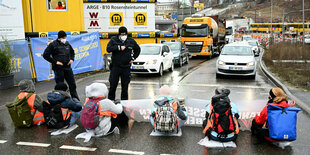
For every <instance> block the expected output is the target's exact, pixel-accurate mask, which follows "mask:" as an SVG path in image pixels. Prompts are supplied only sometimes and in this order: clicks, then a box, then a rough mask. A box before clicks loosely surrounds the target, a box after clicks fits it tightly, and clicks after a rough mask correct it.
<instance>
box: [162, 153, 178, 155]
mask: <svg viewBox="0 0 310 155" xmlns="http://www.w3.org/2000/svg"><path fill="white" fill-rule="evenodd" d="M160 155H175V154H166V153H164V154H160Z"/></svg>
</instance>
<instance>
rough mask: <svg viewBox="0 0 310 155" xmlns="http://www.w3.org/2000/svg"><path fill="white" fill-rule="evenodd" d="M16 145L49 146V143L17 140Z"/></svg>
mask: <svg viewBox="0 0 310 155" xmlns="http://www.w3.org/2000/svg"><path fill="white" fill-rule="evenodd" d="M16 144H17V145H25V146H38V147H49V146H50V145H51V144H45V143H33V142H18V143H16Z"/></svg>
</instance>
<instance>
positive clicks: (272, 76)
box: [259, 51, 310, 114]
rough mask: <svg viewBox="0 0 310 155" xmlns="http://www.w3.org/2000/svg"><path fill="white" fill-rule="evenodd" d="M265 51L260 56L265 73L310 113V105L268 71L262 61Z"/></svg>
mask: <svg viewBox="0 0 310 155" xmlns="http://www.w3.org/2000/svg"><path fill="white" fill-rule="evenodd" d="M264 53H265V51H263V52H262V54H261V56H260V58H259V62H260V63H259V64H260V67H261V69H262V71H263V72H264V73H265V75H266V76H267V77H268V79H270V80H271V81H272V82H273V83H274V84H275V85H276V86H278V87H280V88H281V89H282V90H283V91H284V92H285V93H286V94H287V95H288V96H289V97H290V98H291V99H292V100H294V101H295V102H296V104H297V105H298V106H299V107H300V108H302V109H303V110H304V111H306V112H307V113H308V114H310V107H309V106H308V105H307V104H305V103H304V102H303V101H301V100H300V99H298V98H297V97H296V96H295V95H293V94H292V93H291V92H290V91H289V89H288V88H287V87H286V86H285V85H284V84H283V83H282V82H281V81H280V80H278V79H277V78H276V77H275V76H274V75H273V74H272V73H271V72H269V71H268V69H267V67H266V65H265V63H264V62H263V61H262V58H263V55H264Z"/></svg>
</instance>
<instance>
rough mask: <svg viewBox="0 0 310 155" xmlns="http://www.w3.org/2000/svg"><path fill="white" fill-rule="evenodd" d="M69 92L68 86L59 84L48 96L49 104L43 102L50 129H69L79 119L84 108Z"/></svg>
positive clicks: (46, 121)
mask: <svg viewBox="0 0 310 155" xmlns="http://www.w3.org/2000/svg"><path fill="white" fill-rule="evenodd" d="M68 91H69V90H68V86H67V84H65V83H58V84H56V86H55V90H54V91H53V92H50V93H48V94H47V102H43V111H44V118H45V123H46V125H47V127H48V128H54V129H61V128H68V127H71V126H72V125H74V124H75V122H76V120H77V119H79V117H80V115H81V110H82V106H81V104H80V102H79V100H78V99H76V98H71V97H70V94H69V93H68Z"/></svg>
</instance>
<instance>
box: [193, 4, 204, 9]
mask: <svg viewBox="0 0 310 155" xmlns="http://www.w3.org/2000/svg"><path fill="white" fill-rule="evenodd" d="M194 8H200V9H203V8H204V4H203V3H195V4H194Z"/></svg>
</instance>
